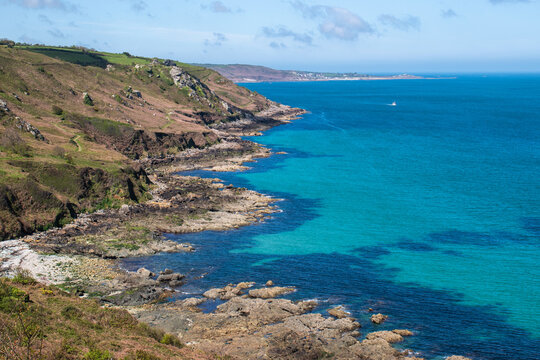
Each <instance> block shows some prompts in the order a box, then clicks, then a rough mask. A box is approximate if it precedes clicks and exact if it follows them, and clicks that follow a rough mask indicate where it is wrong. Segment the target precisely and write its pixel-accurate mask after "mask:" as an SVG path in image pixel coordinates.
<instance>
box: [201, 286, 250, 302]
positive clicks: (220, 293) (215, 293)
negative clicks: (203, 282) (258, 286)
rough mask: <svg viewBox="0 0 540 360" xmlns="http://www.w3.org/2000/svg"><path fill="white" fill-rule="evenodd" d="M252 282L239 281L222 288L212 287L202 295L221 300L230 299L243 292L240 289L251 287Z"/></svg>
mask: <svg viewBox="0 0 540 360" xmlns="http://www.w3.org/2000/svg"><path fill="white" fill-rule="evenodd" d="M254 284H255V283H254V282H241V283H238V284H237V285H236V286H235V285H234V284H229V285H227V286H225V287H224V288H214V289H210V290H208V291H206V292H205V293H204V294H203V296H204V297H206V298H208V299H217V298H219V299H221V300H230V299H232V298H234V297H236V296H240V295H242V294H243V292H242V290H245V289H248V288H250V287H252V286H253V285H254Z"/></svg>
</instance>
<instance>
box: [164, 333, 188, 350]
mask: <svg viewBox="0 0 540 360" xmlns="http://www.w3.org/2000/svg"><path fill="white" fill-rule="evenodd" d="M159 342H160V343H162V344H165V345H172V346H176V347H177V348H182V347H184V344H182V342H181V341H180V340H179V339H178V338H177V337H176V336H174V335H171V334H165V335H163V337H162V338H161V340H160V341H159Z"/></svg>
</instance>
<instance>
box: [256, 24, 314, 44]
mask: <svg viewBox="0 0 540 360" xmlns="http://www.w3.org/2000/svg"><path fill="white" fill-rule="evenodd" d="M262 32H263V35H264V36H266V37H269V38H287V37H289V38H291V39H293V40H294V41H297V42H301V43H304V44H308V45H311V44H312V43H313V38H312V37H311V36H310V35H309V34H301V33H297V32H294V31H292V30H289V29H287V28H286V27H284V26H279V27H277V28H270V27H263V28H262Z"/></svg>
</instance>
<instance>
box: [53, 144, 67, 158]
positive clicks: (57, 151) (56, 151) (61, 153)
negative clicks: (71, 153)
mask: <svg viewBox="0 0 540 360" xmlns="http://www.w3.org/2000/svg"><path fill="white" fill-rule="evenodd" d="M52 153H53V156H57V157H59V158H64V157H65V156H66V149H64V148H63V147H61V146H58V145H57V146H55V147H54V148H53V149H52Z"/></svg>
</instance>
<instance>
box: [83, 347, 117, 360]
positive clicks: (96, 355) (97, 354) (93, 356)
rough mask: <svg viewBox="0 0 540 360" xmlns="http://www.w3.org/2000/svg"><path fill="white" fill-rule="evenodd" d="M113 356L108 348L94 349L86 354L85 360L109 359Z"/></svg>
mask: <svg viewBox="0 0 540 360" xmlns="http://www.w3.org/2000/svg"><path fill="white" fill-rule="evenodd" d="M112 358H113V357H112V356H111V354H110V353H109V352H108V351H107V350H99V349H92V350H90V351H89V352H87V353H86V354H85V355H84V358H83V359H84V360H109V359H112Z"/></svg>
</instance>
